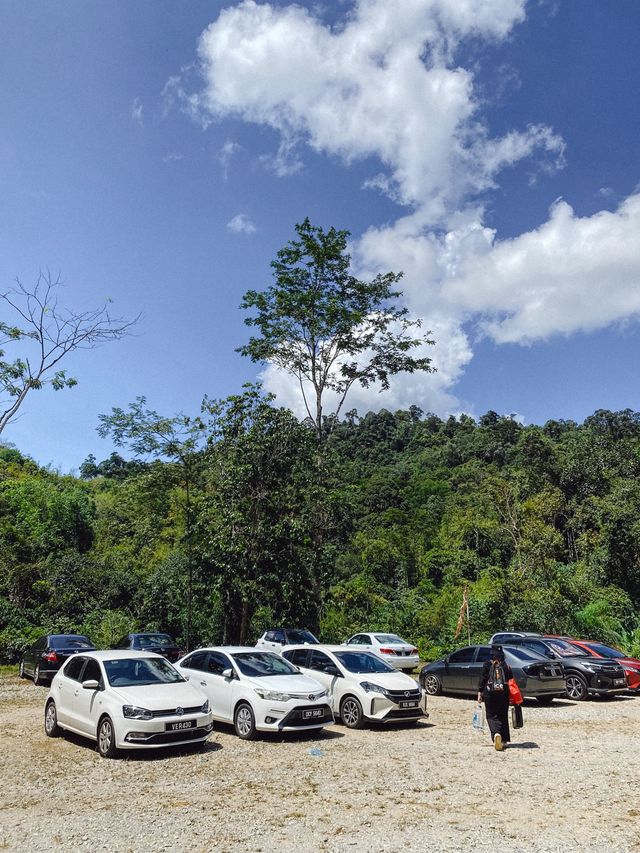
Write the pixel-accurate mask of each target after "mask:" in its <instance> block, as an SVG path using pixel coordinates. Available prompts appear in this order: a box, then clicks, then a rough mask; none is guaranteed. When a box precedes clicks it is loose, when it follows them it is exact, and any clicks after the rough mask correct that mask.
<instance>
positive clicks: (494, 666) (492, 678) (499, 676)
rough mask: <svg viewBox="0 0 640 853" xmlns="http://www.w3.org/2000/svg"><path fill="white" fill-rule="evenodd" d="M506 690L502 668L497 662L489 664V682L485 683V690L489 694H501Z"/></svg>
mask: <svg viewBox="0 0 640 853" xmlns="http://www.w3.org/2000/svg"><path fill="white" fill-rule="evenodd" d="M506 688H507V681H506V679H505V676H504V667H503V666H502V664H501V663H500V662H499V661H497V662H492V663H491V668H490V669H489V680H488V681H487V690H488V691H489V693H503V692H504V691H505V690H506Z"/></svg>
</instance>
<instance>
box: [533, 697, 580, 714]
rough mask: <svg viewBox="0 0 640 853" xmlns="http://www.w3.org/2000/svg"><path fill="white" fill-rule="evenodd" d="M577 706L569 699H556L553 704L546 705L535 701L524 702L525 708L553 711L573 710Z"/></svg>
mask: <svg viewBox="0 0 640 853" xmlns="http://www.w3.org/2000/svg"><path fill="white" fill-rule="evenodd" d="M577 704H578V703H577V702H573V701H571V700H569V699H554V700H553V702H549V703H547V704H544V705H543V704H541V703H540V702H537V701H536V700H535V699H525V700H524V702H523V705H524V707H525V708H545V709H546V708H549V709H550V710H552V711H553V709H554V708H573V707H574V706H575V705H577Z"/></svg>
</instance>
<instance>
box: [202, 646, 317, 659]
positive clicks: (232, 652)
mask: <svg viewBox="0 0 640 853" xmlns="http://www.w3.org/2000/svg"><path fill="white" fill-rule="evenodd" d="M305 648H308V646H305ZM195 652H226V654H229V655H235V654H237V653H238V652H253V654H259V655H267V654H268V655H275V654H277V653H276V652H272V651H271V650H270V649H261V648H256V646H201V647H200V648H198V649H192V650H191V651H190V652H189V654H190V655H192V654H194V653H195ZM185 657H186V655H185Z"/></svg>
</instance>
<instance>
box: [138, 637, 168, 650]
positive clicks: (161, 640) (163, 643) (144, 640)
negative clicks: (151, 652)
mask: <svg viewBox="0 0 640 853" xmlns="http://www.w3.org/2000/svg"><path fill="white" fill-rule="evenodd" d="M135 643H136V645H137V646H138V647H139V648H141V649H150V648H151V647H152V646H153V647H158V646H159V647H160V648H166V647H167V646H175V641H174V639H173V637H170V636H169V635H168V634H138V636H137V637H136V638H135Z"/></svg>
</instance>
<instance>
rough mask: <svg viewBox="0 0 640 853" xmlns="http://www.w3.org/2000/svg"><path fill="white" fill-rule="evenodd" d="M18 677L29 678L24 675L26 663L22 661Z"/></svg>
mask: <svg viewBox="0 0 640 853" xmlns="http://www.w3.org/2000/svg"><path fill="white" fill-rule="evenodd" d="M18 675H19V676H20V678H26V677H27V676H26V675H25V673H24V661H22V660H21V661H20V666H19V667H18Z"/></svg>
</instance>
